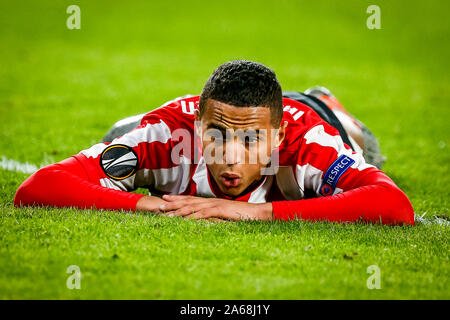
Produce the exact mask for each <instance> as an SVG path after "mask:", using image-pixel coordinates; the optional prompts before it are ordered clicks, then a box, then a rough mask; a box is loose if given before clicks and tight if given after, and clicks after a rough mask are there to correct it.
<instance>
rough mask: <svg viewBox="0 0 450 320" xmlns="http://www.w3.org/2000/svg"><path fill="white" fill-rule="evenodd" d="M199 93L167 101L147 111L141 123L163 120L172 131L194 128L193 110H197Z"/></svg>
mask: <svg viewBox="0 0 450 320" xmlns="http://www.w3.org/2000/svg"><path fill="white" fill-rule="evenodd" d="M199 101H200V96H199V95H185V96H181V97H178V98H175V99H173V100H170V101H167V102H166V103H164V104H163V105H161V106H160V107H158V108H156V109H154V110H152V111H150V112H148V113H147V114H145V116H144V117H143V118H142V121H141V125H142V124H146V123H154V122H155V121H163V122H164V123H165V124H166V125H167V126H168V127H169V128H170V129H171V130H172V131H173V130H176V129H180V128H181V129H188V130H192V129H193V128H194V120H195V115H194V111H195V110H198V105H199Z"/></svg>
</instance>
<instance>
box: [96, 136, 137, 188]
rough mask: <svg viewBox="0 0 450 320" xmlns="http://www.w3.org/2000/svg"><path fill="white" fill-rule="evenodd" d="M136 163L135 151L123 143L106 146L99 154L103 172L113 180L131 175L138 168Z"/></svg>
mask: <svg viewBox="0 0 450 320" xmlns="http://www.w3.org/2000/svg"><path fill="white" fill-rule="evenodd" d="M138 163H139V161H138V156H137V154H136V152H135V151H134V150H133V149H132V148H130V147H129V146H126V145H123V144H115V145H112V146H109V147H107V148H106V149H105V150H104V151H103V152H102V155H101V156H100V166H101V167H102V169H103V172H104V173H105V174H106V175H107V176H108V177H109V178H111V179H114V180H123V179H125V178H128V177H130V176H131V175H133V174H134V173H135V172H136V170H137V168H138Z"/></svg>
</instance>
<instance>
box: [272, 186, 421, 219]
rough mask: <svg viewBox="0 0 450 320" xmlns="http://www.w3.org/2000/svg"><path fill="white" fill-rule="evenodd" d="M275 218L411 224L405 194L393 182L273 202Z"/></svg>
mask: <svg viewBox="0 0 450 320" xmlns="http://www.w3.org/2000/svg"><path fill="white" fill-rule="evenodd" d="M272 205H273V213H274V218H275V219H276V220H290V219H296V218H299V219H305V220H312V221H319V220H325V221H337V222H346V221H347V222H356V221H359V220H362V221H365V222H374V223H377V222H380V223H383V224H403V223H404V224H410V225H414V211H413V208H412V206H411V203H410V202H409V200H408V198H407V196H406V195H405V194H404V193H403V192H402V191H401V190H400V189H399V188H398V187H397V186H395V185H390V184H386V183H382V184H376V185H366V186H361V187H359V188H356V189H353V190H349V191H347V192H343V193H340V194H337V195H334V196H330V197H323V198H315V199H308V200H298V201H278V202H273V203H272Z"/></svg>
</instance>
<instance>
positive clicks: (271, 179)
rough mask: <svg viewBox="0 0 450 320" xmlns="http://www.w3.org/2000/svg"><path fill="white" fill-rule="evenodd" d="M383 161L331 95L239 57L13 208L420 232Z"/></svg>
mask: <svg viewBox="0 0 450 320" xmlns="http://www.w3.org/2000/svg"><path fill="white" fill-rule="evenodd" d="M111 140H112V141H111ZM106 141H108V142H106ZM383 161H384V158H383V157H382V156H381V154H380V153H379V148H378V144H377V142H376V139H375V138H374V137H373V135H372V134H371V133H370V131H368V130H367V128H366V127H365V126H364V125H363V124H362V123H361V122H359V121H357V120H356V119H354V118H352V117H351V116H350V115H349V114H348V113H347V111H345V109H344V108H343V107H342V106H341V105H340V104H339V102H338V100H337V99H336V98H335V97H334V96H333V95H332V94H331V93H330V92H329V91H328V90H326V89H325V88H322V87H317V88H314V89H309V90H308V91H307V92H306V93H305V94H302V93H299V92H284V93H283V92H282V91H281V86H280V84H279V83H278V80H277V78H276V76H275V73H274V72H273V71H272V70H270V69H269V68H267V67H265V66H263V65H261V64H258V63H255V62H251V61H242V60H239V61H231V62H227V63H225V64H223V65H221V66H219V67H218V68H217V69H216V70H215V71H214V72H213V74H212V75H211V76H210V78H209V79H208V81H207V82H206V85H205V87H204V88H203V91H202V93H201V95H200V96H188V97H182V98H178V99H176V100H173V101H170V102H167V103H166V104H164V105H163V106H161V107H160V108H157V109H155V110H153V111H151V112H149V113H147V114H145V115H140V116H135V117H131V118H127V119H124V120H121V121H119V122H118V123H117V124H116V125H115V126H114V127H113V128H112V129H111V130H110V131H109V133H108V134H107V135H106V136H105V138H104V142H103V143H99V144H96V145H94V146H92V147H91V148H89V149H87V150H84V151H81V152H80V153H79V154H77V155H74V156H72V157H70V158H68V159H66V160H63V161H61V162H59V163H56V164H52V165H49V166H47V167H44V168H42V169H40V170H39V171H38V172H36V173H34V174H33V175H32V176H31V177H29V178H28V179H27V180H26V181H25V182H24V183H23V184H22V185H21V186H20V188H19V189H18V191H17V193H16V196H15V200H14V204H15V205H16V206H30V205H40V206H42V205H43V206H56V207H76V208H90V207H95V208H97V209H110V210H120V209H123V210H139V211H149V212H157V213H160V214H164V215H168V216H183V217H185V218H194V219H201V218H207V219H227V220H244V219H253V220H274V219H275V220H290V219H307V220H313V221H317V220H326V221H339V222H349V221H365V222H375V223H379V222H381V223H383V224H411V225H412V224H414V213H413V208H412V206H411V204H410V202H409V200H408V198H407V196H406V195H405V194H404V193H403V192H402V191H401V190H400V189H399V188H398V187H397V186H396V185H395V184H394V182H393V181H392V180H391V179H390V178H389V177H388V176H386V174H384V173H383V172H382V171H381V170H379V169H378V168H377V166H378V167H381V165H382V163H383ZM369 163H372V164H369ZM137 188H147V189H148V190H149V192H150V194H149V195H148V196H147V195H142V194H136V193H131V192H129V191H132V190H135V189H137ZM155 195H162V198H161V197H158V196H155Z"/></svg>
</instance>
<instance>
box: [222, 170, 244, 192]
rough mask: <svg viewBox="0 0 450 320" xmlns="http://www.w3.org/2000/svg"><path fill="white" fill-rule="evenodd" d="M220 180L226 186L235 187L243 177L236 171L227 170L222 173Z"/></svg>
mask: <svg viewBox="0 0 450 320" xmlns="http://www.w3.org/2000/svg"><path fill="white" fill-rule="evenodd" d="M220 181H221V182H222V184H223V185H224V186H225V187H227V188H234V187H237V186H238V185H239V184H240V183H241V177H240V175H238V174H236V173H230V172H225V173H222V174H221V175H220Z"/></svg>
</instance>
